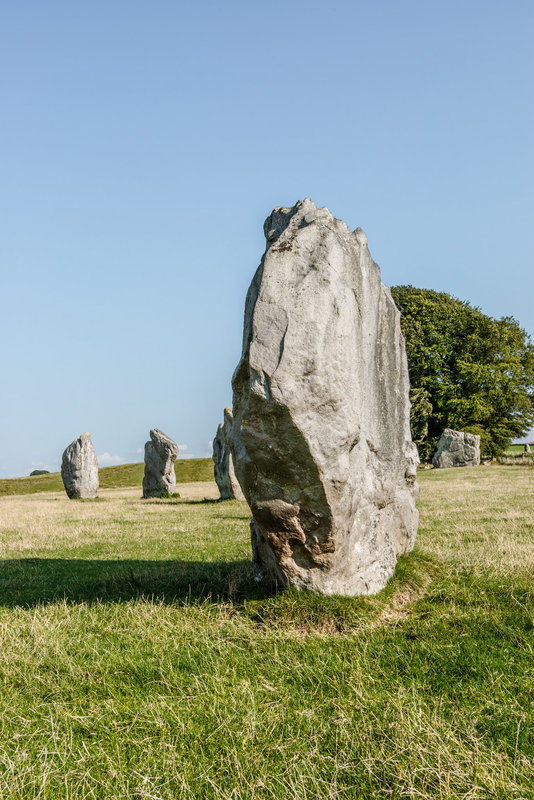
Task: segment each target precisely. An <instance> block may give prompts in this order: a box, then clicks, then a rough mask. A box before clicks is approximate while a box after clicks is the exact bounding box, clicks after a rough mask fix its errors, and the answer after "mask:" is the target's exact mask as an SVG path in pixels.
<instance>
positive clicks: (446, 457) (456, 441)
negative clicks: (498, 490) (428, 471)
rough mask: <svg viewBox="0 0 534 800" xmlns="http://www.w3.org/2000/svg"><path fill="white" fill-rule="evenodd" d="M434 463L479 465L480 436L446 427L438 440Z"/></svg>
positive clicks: (464, 465) (437, 464)
mask: <svg viewBox="0 0 534 800" xmlns="http://www.w3.org/2000/svg"><path fill="white" fill-rule="evenodd" d="M432 463H433V464H434V466H435V467H441V468H442V469H446V468H447V467H478V465H479V464H480V436H476V435H475V434H474V433H464V432H463V431H453V430H452V428H445V430H444V431H443V433H442V434H441V438H440V440H439V442H438V449H437V450H436V452H435V454H434V457H433V459H432Z"/></svg>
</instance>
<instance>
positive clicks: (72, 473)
mask: <svg viewBox="0 0 534 800" xmlns="http://www.w3.org/2000/svg"><path fill="white" fill-rule="evenodd" d="M61 477H62V478H63V486H64V487H65V491H66V492H67V494H68V496H69V497H70V498H71V500H72V499H75V498H79V497H82V498H92V497H96V496H97V494H98V461H97V458H96V455H95V449H94V447H93V443H92V441H91V436H90V434H88V433H82V435H81V436H80V437H79V438H78V439H75V440H74V441H73V442H71V444H69V446H68V447H67V448H66V449H65V451H64V453H63V456H62V459H61Z"/></svg>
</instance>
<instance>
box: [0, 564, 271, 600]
mask: <svg viewBox="0 0 534 800" xmlns="http://www.w3.org/2000/svg"><path fill="white" fill-rule="evenodd" d="M269 594H270V592H269V590H268V589H265V588H263V587H261V586H259V585H258V584H257V583H256V582H255V581H254V578H253V574H252V561H249V560H245V559H243V560H240V561H212V562H206V561H141V560H139V561H134V560H100V559H98V560H95V559H79V558H25V559H9V560H5V561H1V562H0V607H1V606H4V607H14V606H21V607H26V608H27V607H32V606H36V605H42V604H48V603H52V602H57V601H58V600H63V599H64V600H65V601H66V602H67V603H72V604H74V603H87V602H88V603H91V602H103V603H116V602H125V601H128V600H132V599H135V598H140V597H150V598H153V599H156V600H160V601H162V602H165V603H169V604H170V605H175V604H178V605H179V604H181V603H190V602H201V601H203V600H206V599H208V598H211V599H213V600H215V599H216V600H219V601H225V600H231V601H232V602H237V603H240V602H243V601H245V600H248V599H262V598H265V597H268V596H269Z"/></svg>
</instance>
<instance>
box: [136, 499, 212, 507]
mask: <svg viewBox="0 0 534 800" xmlns="http://www.w3.org/2000/svg"><path fill="white" fill-rule="evenodd" d="M140 499H141V500H142V501H143V505H147V506H150V505H155V506H200V505H206V504H209V505H214V504H215V503H222V502H223V501H222V500H220V498H217V499H216V500H215V499H212V498H210V497H204V498H203V499H202V500H185V499H184V498H182V497H157V498H154V499H151V498H147V497H141V498H140Z"/></svg>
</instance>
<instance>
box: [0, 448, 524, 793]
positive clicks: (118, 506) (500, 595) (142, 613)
mask: <svg viewBox="0 0 534 800" xmlns="http://www.w3.org/2000/svg"><path fill="white" fill-rule="evenodd" d="M184 463H188V462H184ZM45 477H46V476H45ZM420 482H421V494H420V499H419V508H420V511H421V521H420V529H419V536H418V540H417V545H416V548H415V550H414V551H413V553H411V554H409V555H408V556H405V557H403V558H402V559H401V560H400V562H399V565H398V568H397V572H396V575H395V577H394V578H393V579H392V581H390V584H389V585H388V587H387V588H386V589H385V590H384V591H383V592H381V593H380V594H379V595H377V596H375V597H371V598H355V599H351V598H335V597H334V598H321V597H314V596H312V595H304V594H300V595H299V594H296V593H294V592H286V593H281V594H278V595H267V594H265V593H264V592H263V591H262V589H261V588H260V587H258V586H257V585H256V584H255V583H254V581H253V580H252V571H251V561H250V544H249V533H248V519H249V512H248V508H247V506H246V504H245V503H239V502H237V501H225V502H216V501H215V499H214V498H215V497H217V491H216V488H215V486H214V484H210V483H194V482H190V483H187V484H186V483H184V484H182V485H181V486H179V489H178V490H179V491H180V494H181V498H180V499H179V500H176V499H169V500H144V501H143V500H141V499H140V494H139V488H138V487H135V488H122V489H113V490H104V491H102V492H101V498H100V499H99V500H96V501H69V500H68V499H67V497H66V495H65V494H64V493H63V492H61V493H50V494H31V495H25V496H4V497H1V498H0V525H1V529H0V533H1V548H2V553H1V558H2V568H1V572H0V648H1V653H2V658H1V660H0V697H1V698H2V708H1V715H0V730H1V748H0V797H1V798H2V800H15V798H16V799H17V800H19V798H42V799H43V800H63V799H65V800H67V799H68V800H82V798H83V799H84V800H85V799H87V800H89V798H95V799H99V800H100V798H101V799H102V800H124V798H147V800H148V798H157V799H158V800H163V799H164V800H171V798H172V800H177V799H181V798H184V799H185V798H217V800H219V798H220V799H221V800H222V798H224V799H225V800H245V798H247V799H248V798H251V799H252V798H257V799H258V800H260V799H261V800H264V799H265V800H267V798H269V799H270V798H291V799H294V800H297V799H298V800H312V799H313V800H319V798H339V799H341V798H344V799H349V798H350V799H351V800H358V799H360V800H363V799H364V798H365V799H366V800H367V799H369V800H372V799H373V800H374V798H384V800H386V799H387V800H389V799H390V798H413V799H414V800H415V798H417V799H418V800H419V799H420V798H428V800H430V798H432V800H433V799H434V798H450V799H451V800H452V799H453V798H454V799H455V800H456V798H465V799H466V800H467V799H469V800H485V799H486V798H496V799H497V798H498V799H499V800H510V798H514V799H515V800H520V798H526V799H527V800H533V799H534V692H533V682H534V599H533V585H534V583H533V581H534V509H533V502H532V495H533V488H534V473H533V471H532V470H531V469H528V468H523V467H517V468H514V469H510V468H508V467H498V466H494V467H491V468H479V469H463V470H443V471H441V470H435V471H428V472H422V473H421V475H420Z"/></svg>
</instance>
